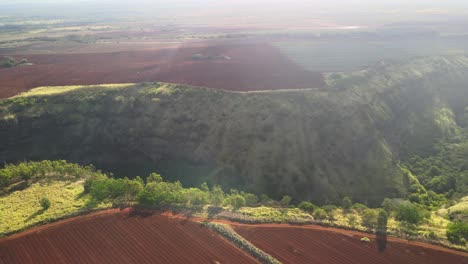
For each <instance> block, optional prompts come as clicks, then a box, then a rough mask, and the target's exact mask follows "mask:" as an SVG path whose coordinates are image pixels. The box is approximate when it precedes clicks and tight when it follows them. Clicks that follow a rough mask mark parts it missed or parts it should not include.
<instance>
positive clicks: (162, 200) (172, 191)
mask: <svg viewBox="0 0 468 264" xmlns="http://www.w3.org/2000/svg"><path fill="white" fill-rule="evenodd" d="M182 191H183V188H182V184H180V182H178V181H177V182H174V183H170V182H150V183H147V184H146V186H145V188H144V190H143V192H141V194H140V195H139V197H138V201H139V202H140V203H141V204H144V205H168V204H176V203H181V202H183V198H184V197H183V196H182Z"/></svg>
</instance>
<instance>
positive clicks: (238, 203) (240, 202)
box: [229, 194, 245, 211]
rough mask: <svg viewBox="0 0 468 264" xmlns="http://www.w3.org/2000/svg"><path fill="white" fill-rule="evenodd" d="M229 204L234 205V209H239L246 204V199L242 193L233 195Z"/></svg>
mask: <svg viewBox="0 0 468 264" xmlns="http://www.w3.org/2000/svg"><path fill="white" fill-rule="evenodd" d="M229 204H230V205H231V206H232V209H233V211H237V210H239V209H240V208H241V207H243V206H245V199H244V197H242V195H240V194H235V195H231V196H230V197H229Z"/></svg>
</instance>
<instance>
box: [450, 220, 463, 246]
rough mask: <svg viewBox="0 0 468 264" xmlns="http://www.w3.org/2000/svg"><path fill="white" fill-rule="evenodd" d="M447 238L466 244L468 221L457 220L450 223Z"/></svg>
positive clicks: (453, 241)
mask: <svg viewBox="0 0 468 264" xmlns="http://www.w3.org/2000/svg"><path fill="white" fill-rule="evenodd" d="M447 239H448V241H450V242H452V243H455V244H460V245H465V244H466V240H467V239H468V223H467V222H455V223H450V224H448V226H447Z"/></svg>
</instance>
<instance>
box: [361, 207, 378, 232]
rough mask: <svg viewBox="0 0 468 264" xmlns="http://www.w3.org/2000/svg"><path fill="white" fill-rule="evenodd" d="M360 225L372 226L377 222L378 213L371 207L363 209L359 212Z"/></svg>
mask: <svg viewBox="0 0 468 264" xmlns="http://www.w3.org/2000/svg"><path fill="white" fill-rule="evenodd" d="M361 219H362V225H364V226H366V227H368V228H374V227H375V226H376V225H377V222H378V213H377V211H376V210H373V209H365V210H364V211H363V212H362V213H361Z"/></svg>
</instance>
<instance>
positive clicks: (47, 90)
mask: <svg viewBox="0 0 468 264" xmlns="http://www.w3.org/2000/svg"><path fill="white" fill-rule="evenodd" d="M134 85H135V84H134V83H119V84H99V85H69V86H44V87H38V88H35V89H32V90H29V91H27V92H25V93H21V94H19V95H17V96H15V97H29V96H44V95H58V94H64V93H67V92H71V91H76V90H82V89H96V88H100V89H122V88H128V87H131V86H134Z"/></svg>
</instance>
